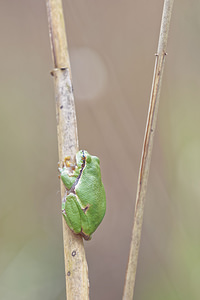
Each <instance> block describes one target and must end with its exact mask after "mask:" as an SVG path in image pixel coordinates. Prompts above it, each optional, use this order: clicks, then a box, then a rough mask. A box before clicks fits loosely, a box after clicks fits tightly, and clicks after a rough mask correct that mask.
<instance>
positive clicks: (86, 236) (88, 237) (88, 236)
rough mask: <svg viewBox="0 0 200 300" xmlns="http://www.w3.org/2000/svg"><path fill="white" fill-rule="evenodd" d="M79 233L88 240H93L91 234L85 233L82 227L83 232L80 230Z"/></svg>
mask: <svg viewBox="0 0 200 300" xmlns="http://www.w3.org/2000/svg"><path fill="white" fill-rule="evenodd" d="M79 234H80V235H81V236H82V237H83V238H84V239H85V240H86V241H89V240H91V236H90V235H87V234H85V233H84V232H83V231H82V229H81V232H80V233H79Z"/></svg>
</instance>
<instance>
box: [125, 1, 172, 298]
mask: <svg viewBox="0 0 200 300" xmlns="http://www.w3.org/2000/svg"><path fill="white" fill-rule="evenodd" d="M172 7H173V0H165V1H164V7H163V14H162V21H161V27H160V35H159V42H158V50H157V53H156V61H155V67H154V76H153V82H152V89H151V96H150V103H149V112H148V116H147V123H146V131H145V136H144V142H143V148H142V156H141V162H140V170H139V176H138V186H137V194H136V204H135V214H134V221H133V230H132V238H131V245H130V252H129V260H128V266H127V271H126V278H125V285H124V294H123V300H131V299H133V294H134V287H135V278H136V269H137V261H138V252H139V246H140V239H141V231H142V223H143V214H144V202H145V197H146V191H147V182H148V177H149V169H150V162H151V154H152V147H153V140H154V133H155V128H156V121H157V114H158V105H159V99H160V91H161V83H162V75H163V70H164V63H165V58H166V48H167V40H168V33H169V25H170V20H171V14H172Z"/></svg>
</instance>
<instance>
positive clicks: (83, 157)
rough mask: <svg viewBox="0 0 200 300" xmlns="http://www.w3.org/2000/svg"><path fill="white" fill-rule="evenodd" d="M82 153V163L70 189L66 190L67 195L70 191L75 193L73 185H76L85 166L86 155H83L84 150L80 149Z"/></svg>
mask: <svg viewBox="0 0 200 300" xmlns="http://www.w3.org/2000/svg"><path fill="white" fill-rule="evenodd" d="M82 153H83V156H82V159H83V163H82V165H81V169H80V172H79V174H78V176H77V178H76V180H75V182H74V184H73V185H72V187H71V189H70V190H67V194H68V195H69V194H70V193H73V194H75V187H76V185H77V184H78V182H79V180H80V178H81V175H82V173H83V170H84V168H85V163H86V156H85V153H84V150H82Z"/></svg>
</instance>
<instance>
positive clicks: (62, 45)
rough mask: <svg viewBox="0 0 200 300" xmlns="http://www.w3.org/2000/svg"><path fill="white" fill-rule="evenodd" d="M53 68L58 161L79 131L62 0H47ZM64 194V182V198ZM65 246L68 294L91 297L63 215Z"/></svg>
mask: <svg viewBox="0 0 200 300" xmlns="http://www.w3.org/2000/svg"><path fill="white" fill-rule="evenodd" d="M46 5H47V15H48V24H49V36H50V42H51V50H52V58H53V63H54V69H53V71H52V72H51V74H52V75H53V78H54V86H55V102H56V118H57V135H58V152H59V162H60V163H62V162H63V161H64V159H65V157H66V156H71V157H72V162H74V159H75V154H76V153H77V151H78V134H77V122H76V113H75V104H74V96H73V91H72V80H71V68H70V60H69V53H68V49H67V39H66V32H65V22H64V16H63V8H62V0H46ZM64 195H65V188H64V185H63V184H62V183H61V199H63V197H64ZM63 245H64V258H65V276H66V297H67V299H70V300H73V299H76V300H83V299H85V300H87V299H89V281H88V266H87V261H86V257H85V250H84V245H83V240H82V238H81V237H80V236H79V235H75V234H74V233H73V232H72V231H71V230H70V229H69V227H68V226H67V224H66V222H65V220H64V218H63Z"/></svg>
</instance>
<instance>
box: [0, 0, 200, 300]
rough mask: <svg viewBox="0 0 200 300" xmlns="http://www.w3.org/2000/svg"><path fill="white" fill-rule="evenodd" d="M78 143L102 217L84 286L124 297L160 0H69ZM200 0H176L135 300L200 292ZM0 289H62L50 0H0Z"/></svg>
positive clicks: (21, 292)
mask: <svg viewBox="0 0 200 300" xmlns="http://www.w3.org/2000/svg"><path fill="white" fill-rule="evenodd" d="M63 5H64V11H65V20H66V28H67V35H68V44H69V51H70V55H71V65H72V73H73V83H74V93H75V100H76V111H77V119H78V131H79V140H80V148H83V149H87V150H88V151H89V152H90V153H91V154H95V155H97V156H99V157H100V160H101V167H102V176H103V182H104V184H105V188H106V194H107V212H106V216H105V219H104V221H103V223H102V224H101V226H100V227H99V229H98V230H97V231H96V233H95V234H94V235H93V238H92V240H91V241H89V242H86V243H85V246H86V253H87V259H88V265H89V277H90V296H91V299H94V300H101V299H115V300H117V299H121V296H122V291H123V284H124V277H125V271H126V265H127V259H128V253H129V244H130V236H131V229H132V218H133V213H134V202H135V194H136V186H137V174H138V169H139V162H140V155H141V148H142V142H143V135H144V130H145V122H146V116H147V111H148V101H149V95H150V89H151V81H152V75H153V68H154V59H155V57H154V54H155V52H156V49H157V41H158V34H159V28H160V20H161V14H162V5H163V1H159V0H154V1H116V0H115V1H114V0H112V1H105V0H104V1H89V0H85V1H83V0H82V1H80V0H79V1H78V0H73V1H69V0H64V1H63ZM199 10H200V3H199V1H197V0H195V1H192V2H191V1H186V0H182V1H180V0H179V1H175V5H174V11H173V16H172V23H171V28H170V38H169V44H168V56H167V60H166V67H165V72H164V83H163V89H162V93H161V103H160V110H159V119H158V126H157V131H156V136H155V144H154V149H153V157H152V164H151V172H150V180H149V185H148V194H147V201H146V208H145V216H144V226H143V232H142V242H141V248H140V254H139V264H138V272H137V280H136V289H135V300H147V299H148V300H151V299H152V300H153V299H154V300H160V299H162V300H180V299H181V300H185V299H193V300H196V299H200V220H199V210H200V201H199V200H200V155H199V153H200V134H199V133H200V118H199V115H200V114H199V111H200V101H199V99H200V84H199V83H200V71H199V66H200V59H199V47H200V38H199V31H200V18H199ZM0 36H1V41H0V45H1V46H0V60H1V72H0V97H1V107H0V122H1V125H0V126H1V147H0V151H1V154H0V158H1V180H0V186H1V189H0V192H1V204H0V299H2V300H11V299H16V300H18V299H19V300H32V299H34V300H35V299H38V300H54V299H58V300H63V299H65V283H64V265H63V249H62V227H61V212H60V205H61V204H60V191H59V180H58V172H57V161H58V153H57V137H56V118H55V105H54V88H53V80H52V78H51V76H50V71H51V69H52V59H51V52H50V43H49V36H48V24H47V15H46V6H45V1H39V0H34V1H33V0H32V1H31V0H21V1H10V0H7V1H1V9H0Z"/></svg>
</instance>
